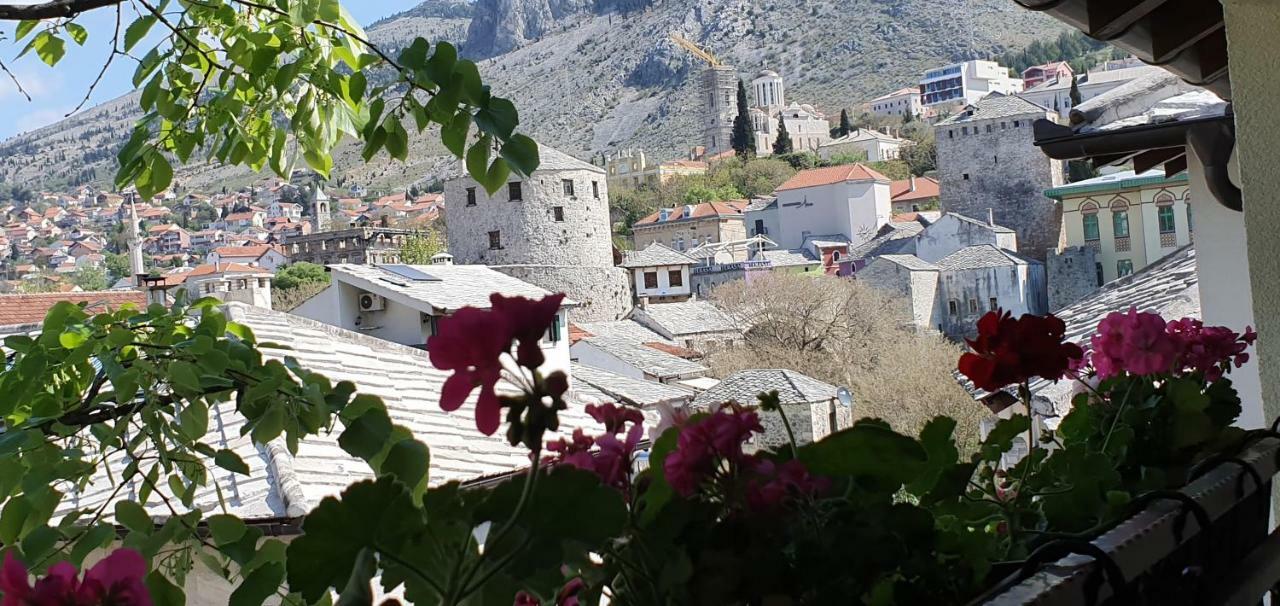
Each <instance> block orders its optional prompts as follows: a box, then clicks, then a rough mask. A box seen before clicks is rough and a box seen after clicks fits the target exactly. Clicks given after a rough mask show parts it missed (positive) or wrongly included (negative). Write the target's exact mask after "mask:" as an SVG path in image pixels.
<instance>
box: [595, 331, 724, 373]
mask: <svg viewBox="0 0 1280 606" xmlns="http://www.w3.org/2000/svg"><path fill="white" fill-rule="evenodd" d="M579 343H588V344H590V345H592V346H594V347H598V348H600V349H601V350H603V351H604V352H605V353H608V354H609V355H611V356H613V357H615V358H618V359H619V360H622V361H623V362H625V363H627V364H629V365H631V366H633V367H635V368H637V369H639V370H641V371H643V372H645V373H647V374H651V375H653V376H655V377H658V378H659V379H665V378H668V377H678V376H680V375H696V374H701V373H705V372H707V370H708V368H707V367H706V366H703V365H701V364H698V363H697V362H690V361H689V360H686V359H684V358H681V357H680V356H676V355H672V354H669V353H667V352H665V351H661V350H658V349H655V348H653V347H649V346H647V345H645V344H643V343H637V342H635V341H632V340H630V339H621V338H617V337H585V338H583V339H582V340H581V341H579Z"/></svg>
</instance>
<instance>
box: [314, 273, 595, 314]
mask: <svg viewBox="0 0 1280 606" xmlns="http://www.w3.org/2000/svg"><path fill="white" fill-rule="evenodd" d="M328 267H329V270H330V271H331V272H332V273H333V274H334V278H335V279H340V280H342V281H344V282H348V283H351V284H353V285H356V286H358V287H360V288H362V289H364V290H367V291H369V292H372V293H374V294H377V295H381V296H384V297H386V298H388V299H392V300H394V301H398V302H400V303H403V304H405V305H408V306H410V307H414V308H417V309H420V310H422V311H435V312H453V311H457V310H459V309H461V308H463V307H479V308H481V309H488V308H489V295H491V294H493V293H497V294H501V295H503V296H508V297H514V296H520V297H528V298H531V299H540V298H542V297H545V296H547V295H549V294H551V292H550V291H547V290H546V289H543V288H541V287H539V286H535V285H533V284H530V283H528V282H525V281H524V280H520V279H518V278H513V277H511V276H508V275H507V274H504V273H502V272H499V271H495V270H493V269H491V268H489V267H486V266H484V265H409V266H405V267H410V268H412V269H414V270H418V271H421V272H423V273H424V274H427V275H429V276H431V277H433V278H438V280H411V279H408V278H405V277H403V276H401V275H399V274H397V273H395V272H393V271H391V270H389V269H387V268H385V267H380V266H377V265H357V264H351V263H344V264H336V265H330V266H328ZM574 305H576V303H575V302H574V301H571V300H569V299H565V301H564V306H574Z"/></svg>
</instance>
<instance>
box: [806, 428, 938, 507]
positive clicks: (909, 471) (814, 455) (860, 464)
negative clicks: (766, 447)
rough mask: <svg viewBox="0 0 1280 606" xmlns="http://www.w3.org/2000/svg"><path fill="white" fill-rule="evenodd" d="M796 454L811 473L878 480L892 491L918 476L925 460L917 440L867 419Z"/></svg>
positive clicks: (924, 454)
mask: <svg viewBox="0 0 1280 606" xmlns="http://www.w3.org/2000/svg"><path fill="white" fill-rule="evenodd" d="M799 455H800V457H799V458H800V460H801V461H802V462H803V463H804V464H805V465H806V466H807V467H808V468H809V471H811V472H813V473H816V474H819V475H825V476H831V477H839V476H853V477H861V478H869V479H875V480H880V481H882V482H884V484H886V485H887V486H889V487H891V489H892V490H895V491H896V490H897V488H898V487H900V486H902V485H903V484H905V483H907V482H910V481H911V480H913V479H915V478H916V477H918V476H919V474H920V472H921V471H922V470H923V469H924V468H925V465H926V463H927V461H928V453H927V452H926V451H925V449H924V447H923V446H921V445H920V443H919V442H917V441H915V440H913V439H911V438H908V437H907V436H904V435H902V434H899V433H897V432H895V431H893V430H892V429H889V428H888V427H886V426H885V425H883V424H882V423H879V422H871V421H859V422H858V423H856V424H855V425H854V426H853V427H850V428H848V429H845V430H842V431H838V432H836V433H834V434H831V435H829V436H827V437H826V438H824V439H823V440H822V441H820V442H815V443H813V444H807V445H805V446H803V447H801V448H800V452H799Z"/></svg>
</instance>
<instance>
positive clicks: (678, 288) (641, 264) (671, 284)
mask: <svg viewBox="0 0 1280 606" xmlns="http://www.w3.org/2000/svg"><path fill="white" fill-rule="evenodd" d="M693 264H694V260H693V259H692V258H690V257H688V256H686V255H684V254H682V253H680V252H678V251H675V250H672V249H670V248H668V247H666V246H663V245H662V244H661V243H659V242H654V243H652V244H650V245H649V246H647V247H645V248H644V250H632V251H627V253H626V255H625V256H624V257H623V259H622V267H624V268H626V269H628V270H630V271H631V275H632V282H633V285H634V288H635V293H636V299H637V300H639V301H650V302H654V303H660V302H667V301H684V300H687V299H688V298H689V297H690V296H691V295H692V294H693V291H692V290H690V287H691V284H690V275H689V270H690V268H691V267H692V266H693Z"/></svg>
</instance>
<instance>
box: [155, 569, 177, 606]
mask: <svg viewBox="0 0 1280 606" xmlns="http://www.w3.org/2000/svg"><path fill="white" fill-rule="evenodd" d="M146 584H147V591H148V592H149V593H150V594H151V602H152V603H153V604H155V606H183V605H184V604H186V603H187V595H186V594H185V593H184V592H183V591H182V588H181V587H178V586H177V585H174V584H173V582H172V581H170V580H169V579H168V577H165V576H164V573H163V572H161V571H159V570H152V571H151V572H149V573H147V578H146Z"/></svg>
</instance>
